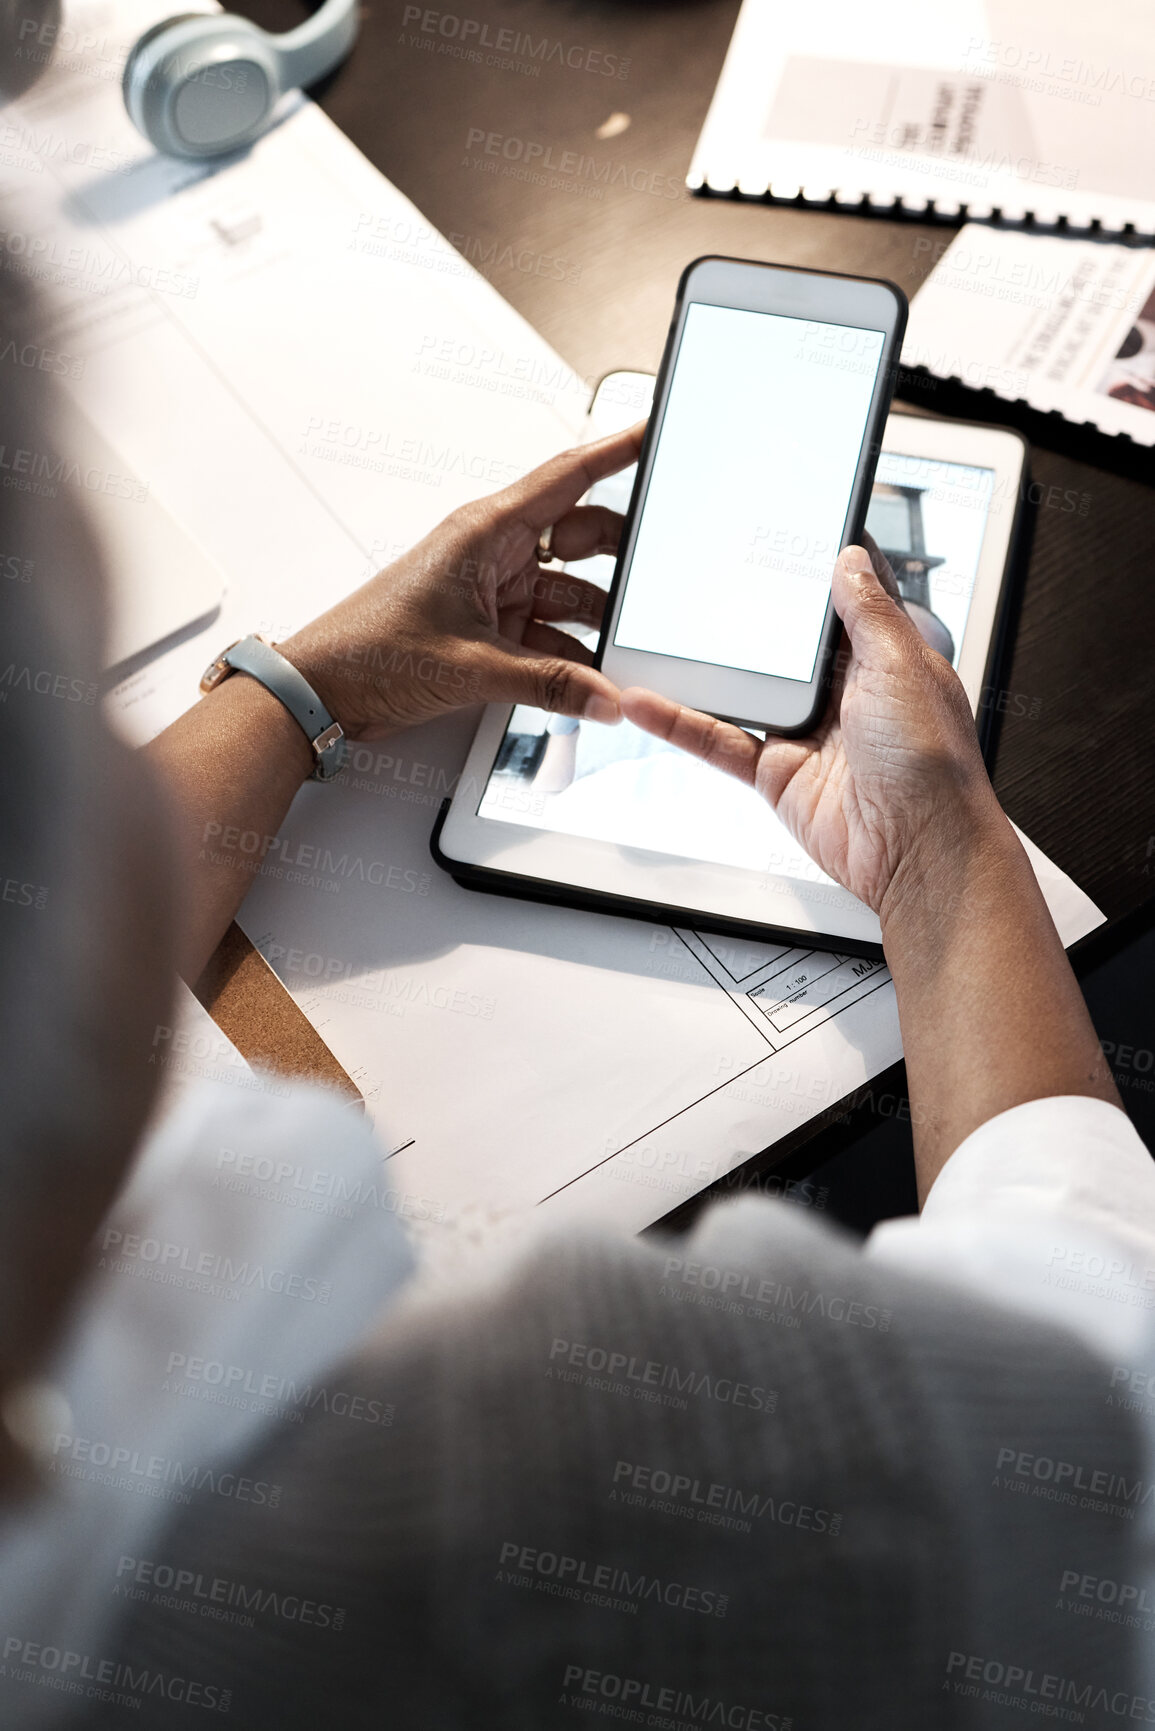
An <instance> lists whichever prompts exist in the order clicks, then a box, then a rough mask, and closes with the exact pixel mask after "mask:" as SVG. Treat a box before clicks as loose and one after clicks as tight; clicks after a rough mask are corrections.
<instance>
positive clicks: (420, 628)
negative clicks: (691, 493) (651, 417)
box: [277, 423, 645, 739]
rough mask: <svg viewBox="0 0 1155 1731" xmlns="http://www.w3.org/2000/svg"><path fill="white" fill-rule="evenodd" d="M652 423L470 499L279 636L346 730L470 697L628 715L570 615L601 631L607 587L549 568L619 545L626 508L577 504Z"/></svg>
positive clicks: (380, 729) (400, 723)
mask: <svg viewBox="0 0 1155 1731" xmlns="http://www.w3.org/2000/svg"><path fill="white" fill-rule="evenodd" d="M644 431H645V425H644V423H642V424H640V425H638V426H636V427H632V428H630V430H629V431H628V432H624V433H615V434H614V435H613V436H612V437H611V438H608V439H603V440H601V441H600V442H599V443H598V444H596V445H587V446H584V447H583V448H582V449H580V450H575V451H566V452H563V454H562V455H561V456H559V457H554V458H553V459H552V460H551V461H550V462H548V463H544V464H543V465H542V466H541V468H540V469H534V470H532V471H531V472H530V473H529V474H528V475H526V476H525V477H524V478H523V479H522V480H520V481H516V482H515V483H514V484H513V486H511V487H506V488H504V489H503V490H502V491H501V492H500V493H493V494H491V495H490V496H489V497H488V498H485V499H479V500H477V501H476V502H475V503H474V504H470V505H463V506H461V507H460V509H459V510H456V511H454V512H453V513H452V514H451V515H450V516H449V517H447V518H446V519H445V521H444V522H443V523H441V524H440V525H439V526H438V527H437V528H436V529H434V530H433V532H432V534H430V535H427V536H426V537H425V539H424V540H423V541H419V542H418V543H417V545H416V546H415V547H414V548H412V550H411V551H410V552H408V553H406V554H405V555H404V556H403V557H402V558H401V559H398V560H397V561H396V563H395V564H393V565H388V566H386V567H385V569H384V570H383V571H379V572H378V573H377V575H376V577H374V578H372V579H371V580H370V581H369V582H368V583H366V584H365V585H364V586H363V587H362V588H361V589H358V590H357V591H356V592H355V593H354V594H353V595H350V596H349V597H348V598H347V600H344V601H341V602H338V604H337V605H336V606H335V607H332V608H330V610H329V611H328V612H327V613H322V614H321V616H320V618H318V619H315V620H314V621H313V622H312V624H310V625H306V626H305V628H304V629H303V630H301V631H298V632H296V633H295V634H294V635H293V636H292V637H290V638H287V639H286V640H285V641H284V642H282V643H279V644H278V645H277V647H278V649H279V650H280V651H281V653H282V654H283V655H284V656H286V657H287V659H288V660H289V661H291V662H292V663H293V665H294V667H296V668H297V669H298V670H299V671H300V672H301V673H303V674H304V676H305V678H306V679H307V680H308V681H309V683H310V685H312V687H313V688H314V690H315V691H316V692H317V694H318V696H319V697H320V698H321V701H322V702H323V703H324V704H325V707H326V708H327V709H328V710H329V713H330V714H331V715H334V716H335V717H336V718H337V720H338V721H339V722H340V723H341V726H342V727H343V728H344V730H345V733H346V734H347V735H348V736H349V738H350V739H381V738H384V737H385V735H387V734H390V733H394V732H396V731H397V730H398V729H400V728H404V727H411V726H413V725H414V724H415V723H416V722H419V721H428V720H430V719H431V718H432V717H434V716H437V715H442V714H444V713H445V712H446V711H447V710H451V709H458V708H460V707H461V706H462V705H463V704H467V703H528V704H532V705H533V706H534V707H535V708H537V709H548V710H553V711H555V712H556V713H558V714H560V715H579V716H586V717H588V718H589V719H590V720H592V721H603V722H615V721H619V720H620V719H621V709H620V707H619V704H618V691H617V687H616V686H615V685H613V684H612V683H611V682H610V680H608V679H607V678H605V676H604V675H603V674H601V673H598V672H595V670H594V668H593V666H592V661H593V656H592V654H591V652H590V650H588V649H587V648H585V646H584V645H583V644H581V643H579V642H578V640H577V638H576V637H573V636H571V635H570V634H569V633H568V632H566V631H564V630H562V629H561V627H562V626H563V625H567V624H570V625H582V626H585V627H587V628H589V629H593V630H596V629H597V628H598V627H599V626H600V624H601V618H602V612H603V609H604V607H605V599H606V597H605V592H604V591H603V590H601V589H599V588H598V587H597V585H596V584H594V583H589V582H587V581H586V580H585V579H584V578H582V577H577V576H574V575H573V574H572V573H569V572H565V571H555V570H550V569H545V570H543V569H542V566H541V564H540V563H539V560H538V555H537V549H538V542H539V539H540V537H541V536H542V534H543V533H544V532H545V531H546V530H547V529H549V528H551V527H552V541H551V552H552V554H553V557H554V558H555V559H557V560H564V561H567V562H568V561H570V560H574V559H586V558H589V557H590V555H592V554H595V553H615V552H616V551H617V545H618V537H619V535H620V533H621V527H622V518H621V515H620V514H619V513H618V512H617V511H611V510H609V509H608V508H607V507H606V506H604V505H585V506H578V504H577V501H578V500H579V499H580V498H581V496H582V494H583V493H585V492H586V491H587V490H588V489H589V488H590V487H592V486H593V484H594V482H595V481H599V480H601V479H602V478H603V477H604V476H606V475H612V474H615V473H616V472H617V471H618V470H619V469H624V468H625V467H626V466H627V464H629V463H634V462H636V461H637V457H638V451H639V448H640V446H641V440H642V434H643V432H644Z"/></svg>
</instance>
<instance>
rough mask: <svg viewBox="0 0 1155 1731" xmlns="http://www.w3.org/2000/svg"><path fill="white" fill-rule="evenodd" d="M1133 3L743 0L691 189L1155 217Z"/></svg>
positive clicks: (1002, 211)
mask: <svg viewBox="0 0 1155 1731" xmlns="http://www.w3.org/2000/svg"><path fill="white" fill-rule="evenodd" d="M1153 155H1155V35H1153V34H1152V31H1151V15H1150V10H1149V8H1148V7H1147V6H1146V5H1145V4H1144V0H1100V3H1099V4H1096V5H1095V6H1093V7H1087V6H1084V5H1081V4H1079V3H1078V0H952V4H951V5H949V6H945V5H928V4H927V0H878V4H876V5H873V6H863V5H860V4H858V3H857V0H825V3H824V4H823V5H821V6H810V7H806V6H800V7H784V6H780V5H777V4H775V0H743V5H742V10H741V13H740V14H739V17H738V22H737V25H736V26H735V30H734V35H733V38H732V40H731V43H730V49H729V53H728V54H727V57H726V63H725V66H724V68H723V71H722V76H721V78H720V80H719V83H718V87H717V89H716V91H715V93H714V99H713V102H712V103H711V106H710V111H709V114H708V115H707V118H706V124H705V126H704V128H703V130H702V134H701V137H700V138H699V140H698V145H697V149H696V150H695V152H694V158H693V162H692V163H691V166H690V172H689V175H688V177H687V179H688V184H689V185H690V186H692V187H701V186H709V187H711V188H712V189H713V190H714V191H716V192H730V191H732V190H734V189H735V188H737V189H738V190H739V191H741V192H744V193H748V194H750V195H752V196H756V197H763V196H764V195H765V194H766V193H767V192H769V193H770V194H771V196H773V197H775V198H783V199H794V198H797V197H799V196H801V197H802V198H804V199H807V200H815V201H818V202H825V201H827V200H828V199H831V198H833V199H835V200H836V201H838V202H839V203H845V204H847V205H852V204H858V203H859V202H860V201H861V200H862V199H863V198H867V199H869V200H871V201H872V202H873V203H875V204H878V205H884V206H885V205H892V204H895V203H898V204H901V205H904V206H906V207H907V208H908V209H911V210H920V211H921V210H927V209H933V210H934V211H935V212H936V213H937V214H939V215H941V216H946V217H951V216H957V214H958V212H959V211H960V210H966V211H968V212H969V214H970V215H971V216H984V217H985V216H991V215H1000V216H1002V217H1005V218H1008V219H1017V218H1021V217H1024V216H1026V215H1028V214H1031V215H1033V216H1034V218H1035V220H1036V221H1037V222H1040V223H1053V222H1057V221H1058V220H1059V218H1060V217H1062V218H1066V219H1067V221H1068V222H1069V223H1071V224H1073V225H1074V226H1076V227H1087V226H1088V225H1090V224H1091V223H1093V222H1097V223H1100V224H1101V225H1102V227H1103V229H1104V230H1107V231H1116V232H1117V231H1119V230H1121V229H1123V228H1124V227H1125V226H1126V225H1127V224H1128V223H1130V224H1133V225H1134V227H1135V228H1136V230H1138V231H1139V232H1140V233H1144V234H1150V233H1152V232H1153V231H1155V188H1153V186H1152V182H1151V160H1152V156H1153Z"/></svg>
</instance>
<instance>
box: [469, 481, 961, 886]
mask: <svg viewBox="0 0 1155 1731" xmlns="http://www.w3.org/2000/svg"><path fill="white" fill-rule="evenodd" d="M629 480H630V477H626V476H622V477H614V478H613V494H614V496H613V497H610V496H609V489H608V488H607V489H605V494H606V497H605V500H604V502H605V503H607V504H609V503H612V504H614V505H616V506H618V507H619V508H621V502H622V500H623V497H624V496H628V485H629ZM993 485H994V471H993V470H992V469H988V468H980V467H977V466H972V465H965V464H959V463H946V462H943V461H941V460H939V459H937V458H928V457H921V456H902V455H899V454H897V453H895V452H888V451H884V452H883V453H882V454H881V455H880V457H879V459H878V469H877V472H876V476H875V485H874V492H873V494H872V496H871V503H870V509H869V512H868V515H867V528H868V529H869V531H870V533H871V534H872V535H873V536H874V539H875V541H876V542H877V543H878V545H879V546H880V547H881V548H882V550H883V551H884V552H885V553H886V555H887V557H888V558H889V560H890V563H891V566H892V567H893V569H894V573H895V576H896V578H897V580H898V585H899V589H900V590H901V592H902V595H903V598H904V600H905V602H906V605H907V609H908V611H909V612H910V613H911V615H912V617H914V618H916V620H917V621H918V623H919V626H920V629H922V631H923V634H924V636H926V637H927V638H928V639H929V640H930V641H931V642H932V643H933V644H934V646H935V648H936V649H938V650H939V651H940V652H941V653H942V654H943V655H945V656H946V657H947V658H948V659H949V660H950V661H952V662H953V663H954V664H955V665H956V666H957V664H958V659H959V653H960V650H961V647H962V640H963V633H964V631H965V629H966V622H967V616H968V614H969V611H970V604H971V597H972V595H973V592H974V584H975V577H976V574H977V571H978V563H979V556H980V552H981V549H982V543H983V535H984V532H985V528H986V523H987V517H988V514H989V511H990V506H991V498H992V492H993ZM595 496H596V497H598V498H599V499H600V498H602V496H603V491H602V490H600V489H599V491H598V493H597V494H596V495H595ZM599 564H600V566H601V569H600V570H599V569H597V567H598V566H599ZM581 569H582V571H583V574H584V573H588V574H589V575H590V576H591V577H592V578H593V579H594V581H604V582H605V583H606V584H607V585H608V583H609V579H610V576H611V575H612V571H613V561H612V560H610V559H606V560H604V562H601V561H586V562H585V564H583V566H582V567H581ZM588 640H589V641H591V642H592V641H596V639H595V638H594V635H593V634H592V633H591V634H590V636H589V639H588ZM477 813H478V816H479V817H483V818H489V819H491V820H492V821H494V822H497V823H508V824H519V825H522V826H524V827H526V828H529V829H539V830H549V831H553V832H556V833H560V834H564V835H575V836H588V837H591V838H593V839H595V840H598V841H606V842H611V843H616V844H617V845H618V846H620V847H630V848H644V849H646V850H647V851H649V852H653V853H660V854H667V855H671V856H673V857H676V858H681V859H690V860H701V861H704V862H708V863H711V864H716V865H727V866H734V867H737V868H739V869H741V870H745V871H755V872H765V873H772V874H775V875H782V876H786V877H790V878H795V879H802V880H808V881H810V882H817V883H829V882H830V881H831V880H830V879H828V878H827V877H826V875H825V874H824V873H823V872H821V871H819V869H818V867H817V866H816V865H814V863H813V862H812V861H811V860H810V859H809V857H808V856H807V855H806V854H805V853H804V852H803V851H802V849H801V848H800V847H799V846H798V845H797V843H796V842H795V841H794V840H793V838H792V837H791V836H790V834H789V832H788V831H787V830H786V829H785V828H784V826H783V825H782V824H780V823H779V822H778V819H777V818H776V817H775V815H774V813H773V812H772V811H771V809H770V807H769V806H768V805H767V804H766V802H765V801H764V800H763V799H762V798H761V797H760V796H759V795H758V794H756V793H755V792H754V791H753V789H751V788H748V787H744V786H743V785H742V784H741V783H740V782H737V781H735V780H734V779H733V778H732V777H730V776H727V775H725V774H723V773H722V772H721V771H719V770H716V769H712V768H710V767H709V766H708V765H706V764H703V763H699V762H698V761H697V760H696V759H694V758H690V757H687V756H686V754H685V753H684V752H681V751H678V750H677V749H676V748H675V747H673V746H670V745H668V744H666V743H665V741H663V740H659V739H655V738H654V737H653V736H652V735H651V734H648V733H642V732H641V731H640V730H639V729H637V728H635V727H633V726H631V725H630V723H629V722H625V721H623V722H622V723H621V724H620V725H619V726H617V727H600V726H598V725H597V723H595V722H588V721H574V720H571V719H568V718H566V717H563V716H551V715H549V714H547V713H546V712H545V711H543V710H538V709H530V708H526V707H525V706H523V705H519V706H518V707H517V708H515V709H514V711H513V713H512V715H511V716H510V719H509V723H508V725H507V727H506V730H505V734H504V736H503V738H502V742H501V745H500V747H499V749H498V752H497V756H496V758H495V760H494V764H493V768H492V770H491V771H490V774H489V777H488V780H487V782H486V785H485V788H484V791H483V794H482V797H481V801H480V803H479V805H478V808H477Z"/></svg>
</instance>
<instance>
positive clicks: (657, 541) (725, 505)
mask: <svg viewBox="0 0 1155 1731" xmlns="http://www.w3.org/2000/svg"><path fill="white" fill-rule="evenodd" d="M905 325H906V297H905V295H904V294H903V293H902V290H901V289H898V288H896V287H895V286H894V284H893V283H889V282H880V281H876V280H875V279H873V278H869V277H850V276H838V275H835V274H834V273H833V272H828V271H809V270H794V269H791V268H790V267H788V266H785V265H770V264H758V263H755V262H752V261H749V260H745V259H730V258H700V259H696V260H695V261H694V263H693V264H691V265H689V266H688V267H687V269H686V270H685V271H684V272H683V274H682V278H681V281H680V283H679V284H678V298H677V303H676V305H675V308H674V317H673V321H672V323H671V325H670V334H669V337H668V339H667V342H666V352H665V355H664V356H663V359H662V366H661V370H660V372H659V374H658V381H657V385H656V387H655V392H654V407H653V411H652V413H651V416H650V422H649V427H648V429H647V432H646V437H645V442H644V444H643V446H642V450H641V455H640V457H639V460H638V469H637V476H636V479H635V481H634V488H633V493H632V495H631V498H630V507H629V511H628V513H627V516H626V522H625V527H624V529H623V532H622V538H621V544H620V547H619V550H618V557H617V563H616V565H615V567H614V578H613V584H612V586H611V589H610V595H609V601H608V603H607V606H606V614H605V623H604V625H603V629H602V635H601V640H600V642H599V645H598V654H597V665H598V666H599V667H601V669H602V671H603V672H604V673H605V674H606V675H607V677H608V678H610V679H612V680H613V681H614V683H615V684H616V685H618V686H623V687H624V686H627V685H646V686H649V687H650V689H651V690H654V691H658V692H661V693H662V694H663V696H666V697H672V698H675V699H676V700H677V701H678V702H680V703H686V704H689V705H690V706H691V707H692V708H694V709H702V710H705V711H706V712H707V713H708V714H711V715H718V716H723V717H725V718H726V719H727V720H731V721H737V722H740V723H742V724H743V725H745V726H750V727H758V728H765V729H768V730H770V731H772V732H775V733H784V734H797V733H805V732H807V731H808V730H809V729H810V728H811V727H812V726H813V725H814V723H815V721H816V720H817V718H818V716H819V714H820V713H821V711H822V708H823V705H824V703H825V700H826V692H827V687H828V684H829V678H830V671H831V663H832V660H833V653H834V647H835V644H836V643H837V641H838V632H839V628H840V627H839V620H838V617H837V615H836V614H835V612H834V608H833V606H832V604H831V593H830V591H831V576H832V573H833V568H834V561H835V559H836V558H837V557H838V553H839V550H840V549H841V548H842V547H844V546H846V545H847V543H848V542H850V541H854V540H856V539H857V538H858V537H859V536H860V535H861V533H862V525H863V522H864V520H865V516H866V508H867V505H868V504H869V501H870V489H871V484H872V482H873V479H874V467H875V463H876V460H877V457H878V451H879V445H880V441H881V438H882V433H883V429H884V427H885V424H886V416H887V410H888V409H889V407H890V400H891V397H892V395H893V392H894V379H895V370H896V365H897V358H898V352H899V348H900V345H901V342H902V333H903V330H904V328H905Z"/></svg>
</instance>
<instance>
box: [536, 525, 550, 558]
mask: <svg viewBox="0 0 1155 1731" xmlns="http://www.w3.org/2000/svg"><path fill="white" fill-rule="evenodd" d="M537 557H538V563H539V564H541V565H548V564H549V563H550V561H551V559H552V558H553V524H552V523H548V524H547V525H546V527H545V528H544V529H543V530H542V532H541V534H540V535H539V536H538V538H537Z"/></svg>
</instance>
